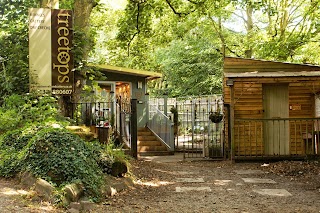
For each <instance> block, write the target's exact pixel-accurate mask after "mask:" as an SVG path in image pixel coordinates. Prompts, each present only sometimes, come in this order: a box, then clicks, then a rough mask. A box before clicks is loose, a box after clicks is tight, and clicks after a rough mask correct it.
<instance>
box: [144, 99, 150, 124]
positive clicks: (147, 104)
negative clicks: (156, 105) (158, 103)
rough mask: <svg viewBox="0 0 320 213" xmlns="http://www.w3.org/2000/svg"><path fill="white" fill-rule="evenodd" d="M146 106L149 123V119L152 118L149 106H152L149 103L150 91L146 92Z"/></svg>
mask: <svg viewBox="0 0 320 213" xmlns="http://www.w3.org/2000/svg"><path fill="white" fill-rule="evenodd" d="M144 97H145V106H146V120H147V122H146V123H147V125H148V124H149V119H150V115H149V113H150V112H149V107H150V104H149V93H146V94H145V96H144Z"/></svg>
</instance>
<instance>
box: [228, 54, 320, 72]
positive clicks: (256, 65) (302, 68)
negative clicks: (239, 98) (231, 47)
mask: <svg viewBox="0 0 320 213" xmlns="http://www.w3.org/2000/svg"><path fill="white" fill-rule="evenodd" d="M223 71H224V76H225V77H287V76H288V77H299V76H303V77H308V76H320V66H317V65H311V64H295V63H287V62H276V61H264V60H257V59H246V58H236V57H225V58H224V67H223Z"/></svg>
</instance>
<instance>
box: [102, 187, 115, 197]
mask: <svg viewBox="0 0 320 213" xmlns="http://www.w3.org/2000/svg"><path fill="white" fill-rule="evenodd" d="M103 193H104V194H105V195H106V196H110V197H113V196H115V195H116V194H117V193H118V192H117V190H116V189H115V188H113V187H112V186H107V187H106V188H105V189H104V192H103Z"/></svg>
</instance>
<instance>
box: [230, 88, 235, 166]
mask: <svg viewBox="0 0 320 213" xmlns="http://www.w3.org/2000/svg"><path fill="white" fill-rule="evenodd" d="M230 99H231V100H230V133H231V161H234V155H235V150H234V149H235V146H234V104H235V102H234V85H230Z"/></svg>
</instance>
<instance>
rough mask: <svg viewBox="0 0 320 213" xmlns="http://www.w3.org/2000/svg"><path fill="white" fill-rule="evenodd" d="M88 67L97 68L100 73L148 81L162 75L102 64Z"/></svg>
mask: <svg viewBox="0 0 320 213" xmlns="http://www.w3.org/2000/svg"><path fill="white" fill-rule="evenodd" d="M89 66H92V67H97V68H99V69H101V72H106V73H108V72H109V73H118V74H123V75H130V76H140V77H143V78H146V79H148V80H152V79H156V78H161V77H162V74H161V73H158V72H151V71H146V70H137V69H130V68H125V67H116V66H111V65H107V64H102V65H97V64H90V65H89Z"/></svg>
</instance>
